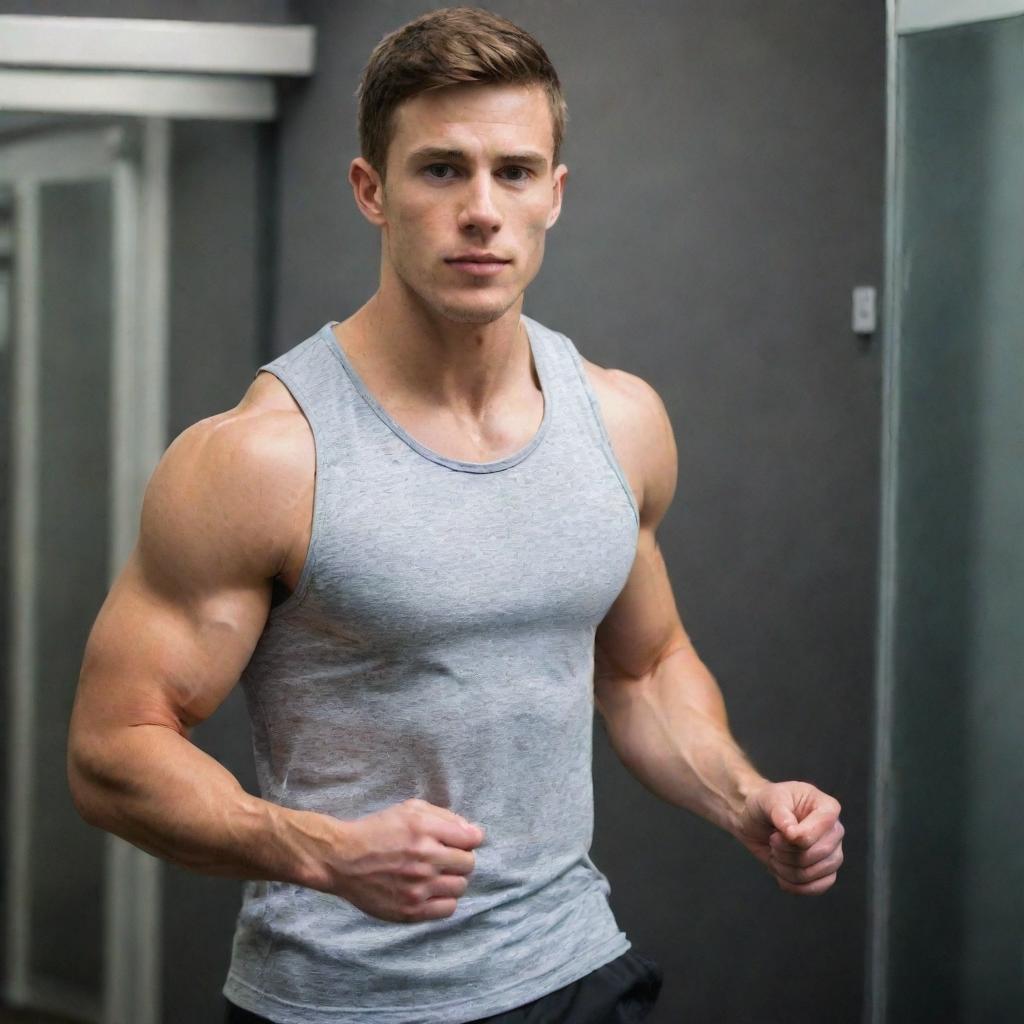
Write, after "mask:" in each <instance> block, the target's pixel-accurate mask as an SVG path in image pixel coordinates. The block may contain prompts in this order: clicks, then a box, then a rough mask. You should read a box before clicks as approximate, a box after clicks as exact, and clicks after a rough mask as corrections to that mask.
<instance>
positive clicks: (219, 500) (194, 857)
mask: <svg viewBox="0 0 1024 1024" xmlns="http://www.w3.org/2000/svg"><path fill="white" fill-rule="evenodd" d="M287 415H289V414H287V413H284V412H279V411H269V412H268V411H260V410H254V409H252V408H246V407H245V404H244V403H243V405H240V406H239V407H238V409H236V410H232V411H231V412H230V413H224V414H221V415H219V416H215V417H211V418H210V419H208V420H203V421H201V422H199V423H197V424H195V425H194V426H192V427H190V428H189V429H188V430H186V431H185V432H184V433H183V434H181V435H180V436H179V437H178V438H177V439H176V440H175V442H174V443H173V444H172V445H171V446H170V448H169V449H168V450H167V452H166V453H165V454H164V456H163V458H162V460H161V462H160V464H159V466H158V467H157V469H156V471H155V472H154V474H153V477H152V479H151V480H150V482H149V485H148V487H147V490H146V495H145V499H144V503H143V509H142V517H141V523H140V531H139V537H138V542H137V544H136V546H135V549H134V550H133V552H132V554H131V556H130V558H129V559H128V561H127V563H126V564H125V566H124V568H123V570H122V572H121V573H120V575H119V576H118V578H117V579H116V581H115V582H114V584H113V586H112V588H111V590H110V592H109V594H108V596H107V598H106V601H105V602H104V604H103V606H102V608H101V609H100V612H99V615H98V617H97V619H96V622H95V623H94V625H93V628H92V631H91V633H90V636H89V639H88V643H87V645H86V649H85V655H84V660H83V664H82V670H81V675H80V678H79V683H78V690H77V693H76V696H75V703H74V707H73V710H72V716H71V723H70V728H69V733H68V751H67V753H68V758H67V769H68V781H69V785H70V788H71V793H72V797H73V799H74V802H75V806H76V807H77V809H78V811H79V813H80V814H81V815H82V816H83V817H84V818H85V820H86V821H88V822H90V823H91V824H94V825H96V826H98V827H100V828H103V829H106V830H108V831H110V832H113V833H115V834H117V835H119V836H122V837H123V838H124V839H127V840H128V841H129V842H132V843H134V844H135V845H136V846H139V847H140V848H142V849H144V850H147V851H148V852H150V853H153V854H155V855H157V856H160V857H163V858H165V859H167V860H170V861H173V862H174V863H177V864H179V865H181V866H182V867H185V868H189V869H191V870H194V871H199V872H202V873H205V874H212V875H221V876H227V877H235V878H265V879H276V880H282V881H294V882H299V883H300V884H307V880H308V879H311V878H314V877H316V864H317V861H318V857H317V853H316V851H317V849H318V847H319V846H321V845H322V844H323V843H325V842H327V841H328V838H327V836H326V834H325V830H326V819H323V818H322V817H321V816H319V815H315V814H304V813H297V812H294V811H291V810H289V809H286V808H283V807H279V806H277V805H274V804H271V803H268V802H265V801H263V800H260V799H258V798H257V797H254V796H252V795H251V794H249V793H247V792H246V791H245V790H243V789H242V787H241V785H240V784H239V782H238V780H237V779H236V778H235V777H234V776H233V775H232V774H231V773H230V772H229V771H227V769H225V768H224V767H223V766H222V765H221V764H219V763H218V762H217V761H216V760H215V759H214V758H212V757H210V756H209V755H208V754H206V753H204V752H203V751H202V750H200V749H199V748H198V747H196V746H195V745H194V744H193V743H192V742H191V741H190V739H189V731H190V730H191V728H192V727H193V726H195V725H196V724H197V723H198V722H201V721H203V720H204V719H206V718H207V717H209V716H210V715H211V714H212V713H213V712H214V710H215V709H216V708H217V707H218V706H219V705H220V703H221V702H222V701H223V700H224V699H225V697H226V696H227V695H228V693H229V692H230V690H231V688H232V687H233V686H234V685H235V683H236V681H237V680H238V677H239V675H240V674H241V671H242V669H243V668H244V667H245V665H246V663H247V661H248V659H249V657H250V655H251V653H252V651H253V648H254V646H255V644H256V641H257V639H258V637H259V635H260V633H261V631H262V629H263V626H264V623H265V621H266V617H267V612H268V609H269V605H270V588H271V580H272V578H273V576H274V575H275V574H276V573H277V572H278V571H279V570H280V568H281V566H282V564H283V562H284V559H285V556H286V554H287V545H288V543H289V538H290V537H293V536H294V533H295V531H294V529H291V530H289V528H288V524H289V523H294V521H295V520H294V516H295V511H294V509H295V507H297V505H296V503H298V502H300V501H302V500H304V496H305V492H306V491H307V490H308V487H309V484H310V483H311V480H312V474H313V466H312V456H311V454H307V453H306V450H305V448H304V447H302V446H301V445H300V446H297V445H296V441H295V438H296V433H295V430H294V420H293V421H291V423H290V424H289V422H288V421H286V420H284V419H282V417H284V416H287ZM310 445H311V441H310Z"/></svg>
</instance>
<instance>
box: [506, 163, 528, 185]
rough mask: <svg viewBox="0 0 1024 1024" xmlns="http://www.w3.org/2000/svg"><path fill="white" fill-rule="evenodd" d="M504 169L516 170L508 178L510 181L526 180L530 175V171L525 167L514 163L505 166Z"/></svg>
mask: <svg viewBox="0 0 1024 1024" xmlns="http://www.w3.org/2000/svg"><path fill="white" fill-rule="evenodd" d="M505 170H506V171H514V172H517V173H515V175H514V176H513V177H511V178H510V179H509V180H510V181H526V180H527V179H528V178H529V177H530V172H529V171H528V170H527V169H526V168H525V167H519V166H518V165H516V164H512V165H510V166H508V167H506V168H505Z"/></svg>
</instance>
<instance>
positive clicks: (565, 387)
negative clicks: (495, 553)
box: [527, 318, 640, 523]
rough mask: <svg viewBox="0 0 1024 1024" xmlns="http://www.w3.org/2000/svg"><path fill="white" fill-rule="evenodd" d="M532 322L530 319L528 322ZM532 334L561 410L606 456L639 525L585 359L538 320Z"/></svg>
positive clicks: (631, 497)
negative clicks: (540, 352)
mask: <svg viewBox="0 0 1024 1024" xmlns="http://www.w3.org/2000/svg"><path fill="white" fill-rule="evenodd" d="M527 319H528V318H527ZM530 326H531V330H532V331H534V332H535V336H536V337H537V338H538V339H539V340H540V342H541V349H542V351H543V353H544V358H546V359H547V369H548V380H549V382H550V383H551V386H552V388H554V390H555V392H556V400H557V402H558V404H559V406H560V407H561V408H562V409H563V410H565V412H564V413H563V415H567V416H568V417H569V418H570V419H571V420H572V421H573V425H574V429H575V430H576V431H578V432H581V434H582V436H583V437H586V438H587V439H588V440H589V441H590V442H591V443H594V444H596V445H597V446H598V447H599V448H600V449H601V451H602V452H603V453H604V456H605V459H606V460H607V461H608V464H609V466H610V467H611V469H612V471H613V472H614V473H615V475H616V477H618V480H619V483H620V485H621V486H622V489H623V491H625V494H626V497H627V498H628V499H629V505H630V508H631V509H632V510H633V516H634V518H635V519H636V521H637V523H639V522H640V513H639V509H638V508H637V504H636V496H635V495H634V494H633V489H632V487H630V485H629V482H628V480H627V479H626V474H625V472H624V471H623V469H622V466H621V465H620V464H619V460H618V458H617V456H616V455H615V451H614V449H613V448H612V443H611V438H610V437H609V435H608V429H607V427H606V425H605V422H604V417H603V415H602V413H601V405H600V402H599V401H598V397H597V393H596V392H595V391H594V386H593V384H592V383H591V381H590V377H589V376H588V375H587V371H586V367H585V366H584V365H583V357H582V356H581V355H580V352H579V350H578V349H577V348H576V345H575V344H574V343H573V341H572V340H571V339H570V338H569V337H568V336H567V335H565V334H562V333H561V332H560V331H555V330H552V329H551V328H550V327H545V326H544V325H543V324H540V323H538V322H537V321H536V320H532V319H531V320H530Z"/></svg>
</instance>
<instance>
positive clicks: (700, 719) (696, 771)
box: [594, 373, 844, 895]
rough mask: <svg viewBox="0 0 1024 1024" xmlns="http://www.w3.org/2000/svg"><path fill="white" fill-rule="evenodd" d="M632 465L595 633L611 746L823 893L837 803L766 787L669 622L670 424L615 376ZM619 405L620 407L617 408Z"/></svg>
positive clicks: (787, 886)
mask: <svg viewBox="0 0 1024 1024" xmlns="http://www.w3.org/2000/svg"><path fill="white" fill-rule="evenodd" d="M616 380H617V381H618V385H619V388H620V389H621V396H620V397H621V401H618V400H617V401H615V402H613V405H614V406H615V407H616V408H617V409H618V411H619V415H620V416H622V417H623V418H624V421H625V422H626V423H628V424H629V429H628V430H626V431H625V432H622V431H620V432H619V437H620V438H624V440H625V442H626V443H627V444H628V445H629V446H630V461H631V463H633V464H636V465H639V467H640V470H639V474H638V478H639V480H640V481H641V490H642V494H641V499H640V536H639V540H638V543H637V555H636V560H635V562H634V564H633V568H632V570H631V571H630V575H629V579H628V580H627V581H626V585H625V587H624V588H623V590H622V592H621V593H620V594H619V596H618V597H617V598H616V600H615V602H614V604H613V605H612V607H611V608H610V609H609V611H608V614H607V615H606V616H605V618H604V620H603V621H602V622H601V624H600V626H599V627H598V630H597V636H596V642H595V652H594V699H595V703H596V705H597V708H598V710H599V711H600V713H601V714H602V716H603V718H604V721H605V725H606V727H607V731H608V736H609V739H610V741H611V744H612V746H613V748H614V749H615V751H616V753H617V754H618V756H619V757H620V759H621V760H622V761H623V763H624V764H625V765H626V767H627V768H629V770H630V771H631V772H632V773H633V774H634V775H635V776H636V777H637V778H638V779H639V780H640V781H641V782H642V783H643V784H644V785H645V786H646V787H647V788H648V789H650V790H651V791H652V792H654V793H656V794H657V795H658V796H660V797H661V798H662V799H664V800H666V801H668V802H669V803H672V804H675V805H677V806H679V807H685V808H687V809H688V810H691V811H694V812H696V813H697V814H700V815H702V816H703V817H705V818H707V819H708V820H709V821H712V822H714V823H715V824H716V825H719V826H720V827H722V828H724V829H726V830H727V831H729V832H730V833H731V834H732V835H733V836H734V837H735V838H736V839H738V840H739V841H740V842H741V843H742V844H743V845H744V846H746V847H747V849H748V850H749V851H750V852H751V853H752V854H753V855H754V856H755V857H756V858H757V859H758V860H759V861H760V862H761V863H762V864H763V865H764V866H765V867H767V868H768V870H769V871H770V872H771V873H772V874H773V875H774V876H775V879H776V881H777V882H778V884H779V886H780V888H782V889H784V890H786V891H787V892H793V893H798V894H803V895H818V894H820V893H823V892H825V891H826V890H827V889H828V888H830V887H831V885H832V884H833V883H834V882H835V880H836V872H837V870H838V868H839V866H840V865H841V864H842V862H843V853H842V837H843V834H844V829H843V826H842V824H841V823H840V822H839V811H840V807H839V803H838V801H836V800H835V799H834V798H833V797H831V796H829V795H828V794H827V793H823V792H822V791H821V790H819V789H817V788H816V787H814V786H812V785H811V784H810V783H806V782H769V781H768V780H767V779H766V778H764V776H762V775H761V774H760V773H759V772H758V771H757V770H756V769H755V768H754V766H753V765H752V764H751V763H750V761H749V760H748V759H747V757H746V756H745V755H744V753H743V751H742V750H740V748H739V746H738V745H737V743H736V741H735V739H734V738H733V736H732V734H731V732H730V731H729V723H728V718H727V716H726V711H725V702H724V701H723V699H722V693H721V691H720V690H719V688H718V685H717V683H716V682H715V680H714V678H713V676H712V675H711V673H710V672H709V671H708V669H707V667H706V666H705V665H704V664H703V662H702V661H701V660H700V658H699V657H698V656H697V652H696V651H695V650H694V648H693V645H692V644H691V642H690V639H689V637H688V636H687V634H686V630H685V629H684V628H683V624H682V622H681V621H680V619H679V613H678V611H677V609H676V604H675V600H674V598H673V595H672V587H671V584H670V583H669V578H668V573H667V571H666V569H665V562H664V560H663V559H662V556H661V551H660V549H659V548H658V544H657V541H656V540H655V530H656V528H657V526H658V524H659V522H660V521H661V519H662V517H663V516H664V514H665V511H666V509H667V508H668V506H669V503H670V502H671V500H672V497H673V494H674V492H675V487H676V473H677V456H676V445H675V438H674V436H673V433H672V426H671V423H670V422H669V419H668V415H667V413H666V411H665V407H664V405H663V404H662V401H661V399H660V398H659V397H658V395H657V393H656V392H655V391H654V389H653V388H651V387H650V386H649V385H648V384H646V383H645V382H644V381H642V380H640V379H639V378H637V377H633V376H631V375H629V374H622V373H619V374H618V375H617V377H616ZM623 410H624V412H623Z"/></svg>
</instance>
